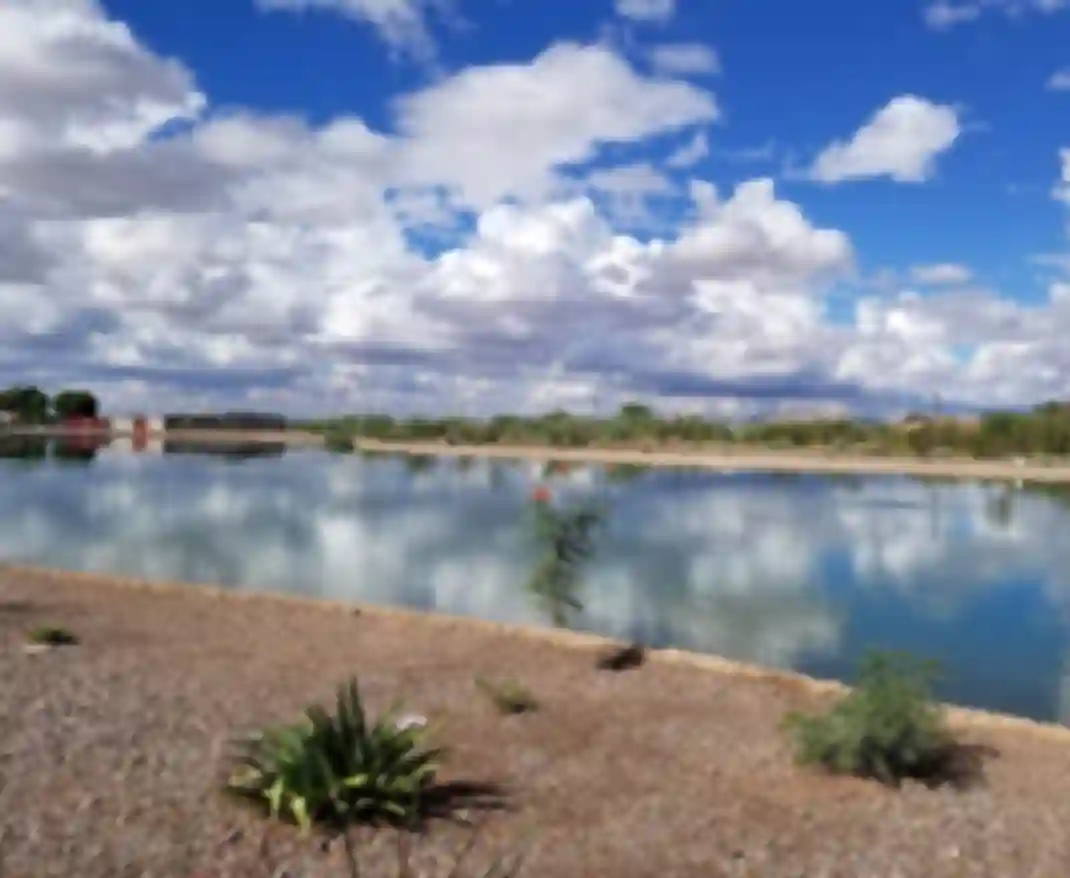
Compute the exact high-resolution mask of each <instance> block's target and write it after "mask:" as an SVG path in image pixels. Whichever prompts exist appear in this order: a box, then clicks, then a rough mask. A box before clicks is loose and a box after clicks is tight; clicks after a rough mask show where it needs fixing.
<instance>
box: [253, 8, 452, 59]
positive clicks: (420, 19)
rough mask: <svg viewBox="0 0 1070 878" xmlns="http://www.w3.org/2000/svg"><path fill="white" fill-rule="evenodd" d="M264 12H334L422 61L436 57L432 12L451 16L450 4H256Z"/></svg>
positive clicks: (398, 49)
mask: <svg viewBox="0 0 1070 878" xmlns="http://www.w3.org/2000/svg"><path fill="white" fill-rule="evenodd" d="M256 3H257V5H258V6H259V7H260V8H261V9H263V10H265V11H275V10H280V11H288V12H304V11H309V10H317V11H328V12H335V13H337V14H339V15H343V16H345V17H347V18H351V19H353V20H354V21H360V22H363V23H365V24H368V25H370V26H371V27H373V28H374V29H375V31H376V32H377V33H378V34H379V36H380V37H381V38H382V40H383V42H385V43H386V44H387V45H388V46H389V47H390V48H391V50H393V51H394V52H395V53H397V54H407V55H411V56H413V57H416V58H418V59H421V60H428V59H430V58H431V57H432V56H433V55H434V54H435V45H434V40H433V39H432V36H431V31H430V29H429V26H428V20H427V14H428V12H429V11H430V10H431V9H436V10H438V11H439V12H444V13H447V14H448V13H449V12H450V10H451V8H452V6H451V3H450V0H256Z"/></svg>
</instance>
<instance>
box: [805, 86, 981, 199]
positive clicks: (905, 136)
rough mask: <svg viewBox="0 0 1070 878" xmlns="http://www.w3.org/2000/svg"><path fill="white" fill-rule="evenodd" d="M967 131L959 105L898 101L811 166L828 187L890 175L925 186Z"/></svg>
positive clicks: (908, 99) (905, 98)
mask: <svg viewBox="0 0 1070 878" xmlns="http://www.w3.org/2000/svg"><path fill="white" fill-rule="evenodd" d="M961 133H962V129H961V127H960V124H959V118H958V113H957V112H956V110H955V108H954V107H950V106H946V105H942V104H935V103H933V102H931V101H928V100H926V99H925V98H920V97H917V96H915V95H901V96H900V97H897V98H893V99H892V100H891V101H889V102H888V104H886V105H885V106H884V107H882V108H881V109H880V110H878V111H877V112H876V113H875V114H874V115H873V116H872V118H870V120H869V121H868V122H866V124H865V125H863V126H862V127H861V128H859V129H858V131H856V132H855V133H854V135H853V136H852V137H851V139H850V140H847V141H842V140H839V141H835V142H833V143H831V144H830V145H829V146H827V147H826V148H825V149H824V150H823V151H822V152H821V154H820V155H818V157H817V159H816V160H815V161H814V164H813V167H812V168H811V171H810V172H811V175H812V176H813V177H814V179H816V180H819V181H821V182H824V183H839V182H842V181H844V180H860V179H866V178H873V177H889V178H890V179H892V180H895V181H896V182H900V183H921V182H924V181H925V180H928V179H929V178H930V177H931V176H932V175H933V173H934V171H935V166H936V159H937V157H938V156H940V155H941V154H942V153H944V152H946V151H947V150H949V149H950V148H951V147H952V146H953V145H954V143H955V141H956V140H957V139H958V137H959V135H960V134H961Z"/></svg>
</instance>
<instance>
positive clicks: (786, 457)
mask: <svg viewBox="0 0 1070 878" xmlns="http://www.w3.org/2000/svg"><path fill="white" fill-rule="evenodd" d="M357 448H358V449H359V450H361V451H371V452H397V453H401V454H421V455H422V454H427V455H437V456H441V457H487V458H500V459H512V460H529V461H539V462H546V461H561V462H575V463H590V464H603V465H614V464H616V465H624V466H636V465H638V466H649V467H698V468H701V469H716V470H725V471H732V472H737V471H759V472H762V471H764V472H788V473H846V474H857V475H866V474H883V475H910V476H936V477H940V478H953V479H984V480H998V481H1022V482H1048V483H1058V482H1070V463H1060V464H1052V465H1045V464H1042V463H1038V462H1036V461H1030V460H1028V459H1024V458H1023V459H1021V460H977V459H975V458H969V457H948V458H928V459H921V458H911V457H877V456H875V455H874V456H867V455H862V454H857V453H854V454H852V453H849V452H846V453H845V452H831V451H822V450H805V449H804V450H798V451H795V450H793V451H773V450H768V451H767V450H763V449H757V448H747V447H737V448H731V447H726V448H724V449H721V450H717V451H707V450H694V451H692V450H686V451H680V450H667V449H662V450H650V451H644V450H641V449H631V448H627V449H624V448H621V449H616V448H556V447H538V446H506V445H446V444H445V443H440V442H381V441H377V440H372V439H359V440H357Z"/></svg>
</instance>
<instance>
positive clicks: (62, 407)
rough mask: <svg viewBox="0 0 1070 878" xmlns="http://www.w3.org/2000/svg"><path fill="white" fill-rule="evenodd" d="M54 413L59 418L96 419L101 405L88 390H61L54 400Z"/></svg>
mask: <svg viewBox="0 0 1070 878" xmlns="http://www.w3.org/2000/svg"><path fill="white" fill-rule="evenodd" d="M52 411H53V412H54V413H55V416H56V417H57V418H95V417H96V416H97V415H98V413H99V412H100V403H99V402H98V401H97V398H96V397H95V396H94V395H93V394H92V393H90V392H89V391H88V390H61V391H60V392H59V393H57V394H56V396H55V398H54V399H53V400H52Z"/></svg>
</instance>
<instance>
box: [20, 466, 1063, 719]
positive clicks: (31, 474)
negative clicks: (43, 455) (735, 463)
mask: <svg viewBox="0 0 1070 878" xmlns="http://www.w3.org/2000/svg"><path fill="white" fill-rule="evenodd" d="M625 475H626V478H621V474H620V472H619V471H618V472H617V473H616V474H614V473H607V472H606V471H604V470H601V469H598V468H590V467H582V468H573V469H571V470H569V471H568V472H566V473H561V474H556V475H546V474H545V472H543V471H542V469H541V468H540V467H537V466H534V465H530V464H509V463H502V462H491V461H478V462H467V463H466V462H461V461H455V460H442V461H438V462H433V461H428V460H421V459H406V458H397V457H384V458H380V457H361V456H356V455H354V456H348V455H346V456H334V455H329V454H325V453H322V452H317V451H291V452H287V453H286V454H285V455H280V456H276V457H253V458H247V459H242V460H236V459H227V458H224V457H220V456H210V455H195V454H164V455H151V454H149V455H145V454H130V453H124V452H122V451H118V450H109V449H105V450H102V451H100V452H99V453H98V454H96V455H95V457H93V459H92V460H91V461H87V462H82V463H71V462H69V461H67V462H60V461H55V460H52V459H46V460H37V461H30V460H22V459H0V562H9V563H32V564H43V565H49V566H54V567H63V568H69V569H75V570H90V571H99V572H107V573H117V574H126V575H132V576H140V577H147V578H154V579H168V580H175V579H178V580H188V581H191V582H211V583H222V584H225V585H228V586H231V587H233V588H235V589H261V590H285V591H292V592H297V593H300V594H304V595H308V596H311V597H319V598H334V599H342V600H353V601H359V602H371V603H382V604H400V605H405V606H409V607H415V608H418V609H423V610H438V611H442V612H447V613H455V614H465V615H473V616H480V617H484V618H488V619H497V620H502V621H509V622H522V623H528V624H537V625H549V624H551V623H550V617H549V614H548V610H547V607H546V606H545V605H544V603H542V602H540V601H539V599H538V598H536V597H535V596H534V595H533V594H531V593H530V592H529V591H528V590H527V589H526V587H525V583H526V581H527V578H528V576H529V574H530V571H531V566H532V561H533V558H534V547H533V546H532V545H531V542H530V540H531V528H530V527H529V526H528V525H529V523H530V522H529V519H528V518H527V517H526V516H529V515H530V505H531V504H530V498H531V491H532V488H533V487H534V486H535V485H536V484H546V485H548V486H550V488H551V490H552V491H553V493H554V495H555V498H561V497H565V498H566V499H567V498H568V497H569V496H576V497H579V496H584V495H592V494H593V495H596V496H598V497H600V498H602V499H604V500H606V501H608V503H609V509H610V512H609V516H608V519H607V522H606V527H605V530H604V533H603V537H602V539H601V541H600V543H599V548H598V551H597V554H596V556H595V557H594V558H593V559H592V561H591V562H590V565H589V567H588V568H586V572H585V575H584V576H583V585H582V589H581V591H580V593H579V594H578V597H579V599H580V600H581V601H582V603H583V605H584V609H583V610H582V611H581V612H579V613H578V614H576V615H575V616H574V618H572V620H571V621H570V625H571V627H574V628H577V629H582V630H589V631H596V632H599V633H603V634H607V635H610V636H613V637H618V638H622V639H628V640H633V639H634V640H640V641H642V642H644V643H647V644H650V645H652V646H678V647H682V648H686V649H691V650H696V651H701V652H711V653H717V654H720V655H725V656H729V657H732V658H737V659H745V660H748V661H754V662H760V663H762V664H767V665H777V666H782V667H790V668H794V669H796V670H800V671H803V672H804V673H808V674H813V675H816V676H820V677H834V678H839V679H846V680H850V679H851V678H852V673H853V671H854V669H855V667H856V665H857V662H858V660H859V658H860V657H861V656H862V655H863V654H864V653H865V652H866V651H867V650H868V649H870V648H891V649H905V650H910V651H911V652H914V653H917V654H920V655H923V656H925V657H929V658H933V659H936V660H937V661H938V662H939V663H940V665H941V667H942V669H943V673H944V680H943V682H941V683H940V684H939V685H938V687H937V692H938V694H939V695H940V697H942V698H946V699H948V700H952V701H955V702H958V703H963V704H970V705H976V706H981V707H985V708H989V709H995V710H1002V711H1007V712H1011V713H1018V714H1023V715H1026V716H1031V717H1034V718H1038V719H1047V720H1059V719H1070V539H1068V537H1070V502H1068V501H1067V499H1066V496H1067V495H1065V494H1062V495H1061V494H1059V493H1058V492H1056V491H1052V490H1050V489H1049V490H1047V491H1045V492H1041V491H1033V490H1030V489H1025V490H1015V489H1014V488H1010V487H1002V486H998V485H981V484H971V483H963V484H954V483H943V484H940V483H932V482H922V481H917V480H913V479H909V478H905V477H903V478H899V477H835V476H833V477H829V476H818V475H803V476H792V475H776V474H754V473H743V474H722V473H715V472H699V471H683V470H679V471H674V470H661V471H655V470H647V471H641V472H638V473H636V472H626V473H625Z"/></svg>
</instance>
